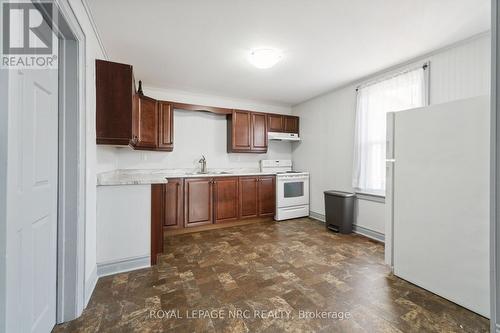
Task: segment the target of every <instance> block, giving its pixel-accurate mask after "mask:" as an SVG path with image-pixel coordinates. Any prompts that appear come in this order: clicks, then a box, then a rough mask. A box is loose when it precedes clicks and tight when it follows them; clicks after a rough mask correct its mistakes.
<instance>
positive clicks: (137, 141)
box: [132, 96, 158, 149]
mask: <svg viewBox="0 0 500 333" xmlns="http://www.w3.org/2000/svg"><path fill="white" fill-rule="evenodd" d="M137 103H138V105H137V112H136V114H135V115H134V117H133V118H134V119H133V122H134V137H133V139H132V145H133V146H134V148H137V149H144V148H146V149H147V148H156V147H157V145H158V101H156V100H154V99H152V98H149V97H146V96H139V97H138V98H137Z"/></svg>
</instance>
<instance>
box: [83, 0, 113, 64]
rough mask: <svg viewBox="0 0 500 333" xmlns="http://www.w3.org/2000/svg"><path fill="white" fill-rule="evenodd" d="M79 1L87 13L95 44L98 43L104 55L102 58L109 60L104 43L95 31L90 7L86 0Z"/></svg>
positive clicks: (96, 30) (95, 25)
mask: <svg viewBox="0 0 500 333" xmlns="http://www.w3.org/2000/svg"><path fill="white" fill-rule="evenodd" d="M81 1H82V5H83V8H85V12H86V13H87V17H88V18H89V21H90V25H91V26H92V30H94V34H95V37H96V39H97V42H98V43H99V46H100V48H101V51H102V53H103V54H104V58H105V60H109V56H108V52H106V48H105V47H104V43H103V42H102V39H101V35H100V34H99V30H98V29H97V24H96V23H95V20H94V15H93V14H92V10H91V9H90V6H89V4H88V3H87V0H81Z"/></svg>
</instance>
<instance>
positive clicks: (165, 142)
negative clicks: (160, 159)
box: [157, 102, 174, 151]
mask: <svg viewBox="0 0 500 333" xmlns="http://www.w3.org/2000/svg"><path fill="white" fill-rule="evenodd" d="M157 148H158V150H164V151H172V150H173V149H174V110H173V107H172V104H171V103H165V102H160V103H159V105H158V147H157Z"/></svg>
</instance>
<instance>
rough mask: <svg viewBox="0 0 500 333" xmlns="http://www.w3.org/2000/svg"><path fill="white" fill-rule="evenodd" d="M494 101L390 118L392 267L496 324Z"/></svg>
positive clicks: (389, 261) (457, 103)
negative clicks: (492, 303) (492, 276)
mask: <svg viewBox="0 0 500 333" xmlns="http://www.w3.org/2000/svg"><path fill="white" fill-rule="evenodd" d="M489 105H490V104H489V97H488V96H482V97H476V98H470V99H464V100H459V101H454V102H450V103H445V104H439V105H432V106H428V107H424V108H418V109H413V110H407V111H401V112H396V113H390V114H388V118H387V121H388V123H387V183H386V188H387V190H386V191H387V193H386V225H385V228H386V235H385V236H386V237H385V239H386V244H385V249H386V262H387V264H389V265H391V266H392V268H393V272H394V274H395V275H396V276H398V277H401V278H402V279H405V280H407V281H409V282H411V283H414V284H416V285H418V286H420V287H422V288H424V289H427V290H429V291H431V292H433V293H435V294H437V295H440V296H442V297H444V298H446V299H448V300H450V301H453V302H455V303H457V304H459V305H461V306H463V307H466V308H468V309H470V310H472V311H474V312H476V313H479V314H481V315H483V316H486V317H489V311H490V307H489V249H490V247H489V196H490V192H489V176H490V173H489V165H490V157H489V156H490V151H489V149H490V148H489V147H490V137H489V132H490V131H489Z"/></svg>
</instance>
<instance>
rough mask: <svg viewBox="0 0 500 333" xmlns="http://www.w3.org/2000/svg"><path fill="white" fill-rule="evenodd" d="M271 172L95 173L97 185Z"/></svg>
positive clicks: (162, 171) (251, 170)
mask: <svg viewBox="0 0 500 333" xmlns="http://www.w3.org/2000/svg"><path fill="white" fill-rule="evenodd" d="M274 174H275V173H272V172H261V171H260V170H259V169H248V168H247V169H243V168H241V169H209V170H208V173H205V174H200V173H197V170H193V169H119V170H113V171H108V172H102V173H100V174H98V175H97V186H105V185H143V184H166V183H168V178H196V177H231V176H233V177H239V176H260V175H274Z"/></svg>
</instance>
